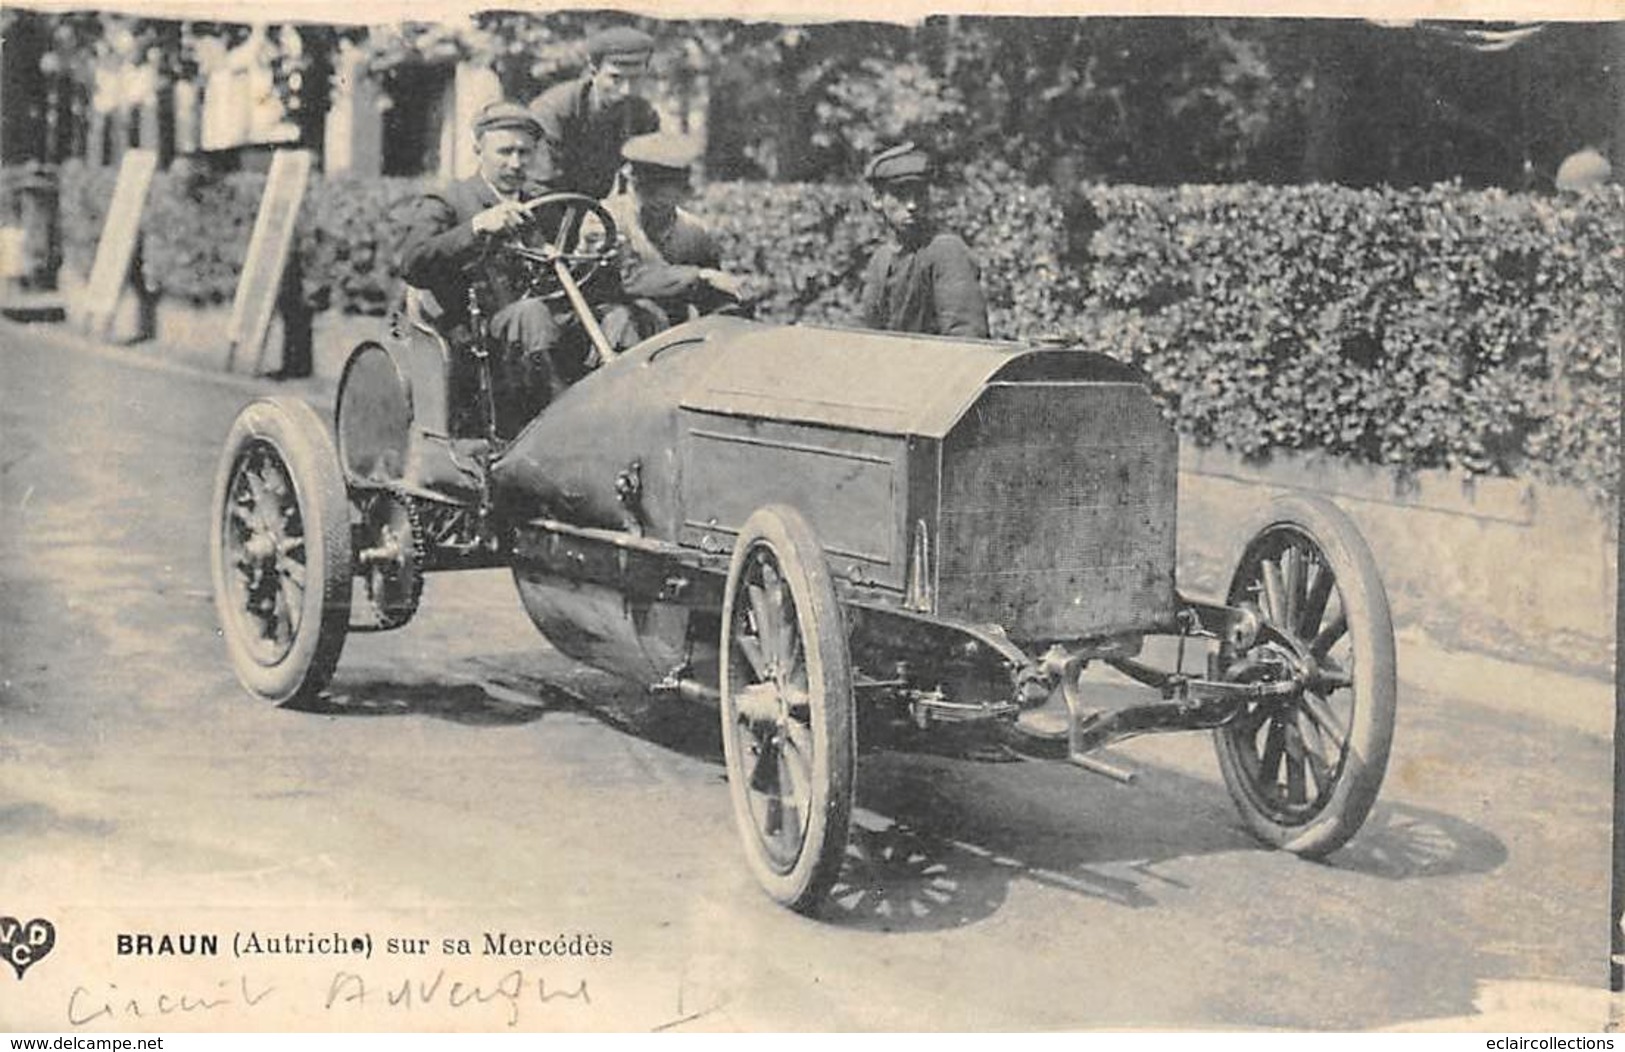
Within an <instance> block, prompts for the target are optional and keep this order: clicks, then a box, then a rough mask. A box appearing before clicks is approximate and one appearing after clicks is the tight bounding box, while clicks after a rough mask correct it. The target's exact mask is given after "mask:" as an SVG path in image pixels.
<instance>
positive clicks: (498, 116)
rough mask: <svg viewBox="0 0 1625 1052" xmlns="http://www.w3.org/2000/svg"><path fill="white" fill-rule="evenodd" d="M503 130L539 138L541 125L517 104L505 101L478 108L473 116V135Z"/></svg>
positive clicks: (533, 116)
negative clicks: (525, 133) (526, 133)
mask: <svg viewBox="0 0 1625 1052" xmlns="http://www.w3.org/2000/svg"><path fill="white" fill-rule="evenodd" d="M504 129H506V130H509V131H522V132H528V133H530V134H531V135H532V136H536V137H540V136H541V134H542V123H541V121H538V120H537V119H536V117H535V115H534V114H532V113H531V112H530V111H529V110H527V109H526V108H525V107H523V106H521V105H519V103H517V102H508V101H506V100H499V101H497V102H491V103H487V104H486V105H484V106H482V107H480V111H479V112H478V113H476V114H475V115H474V134H475V135H484V134H485V133H486V132H488V131H499V130H504Z"/></svg>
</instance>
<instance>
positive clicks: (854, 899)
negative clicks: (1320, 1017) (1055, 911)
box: [824, 754, 1507, 932]
mask: <svg viewBox="0 0 1625 1052" xmlns="http://www.w3.org/2000/svg"><path fill="white" fill-rule="evenodd" d="M1142 774H1143V777H1142V779H1141V782H1140V784H1139V785H1136V786H1132V787H1124V786H1118V785H1113V784H1110V783H1104V782H1101V781H1099V780H1096V779H1091V778H1088V777H1086V776H1083V775H1081V774H1080V773H1079V772H1076V771H1073V770H1071V769H1069V768H1067V767H1065V766H1064V765H1060V764H1046V763H1042V762H1035V763H1029V764H1013V765H1012V764H996V765H989V764H976V763H967V762H964V761H952V760H943V759H940V758H936V757H922V756H908V755H898V754H877V755H875V756H873V757H871V758H869V759H868V760H867V761H866V763H865V764H864V766H863V767H862V768H861V771H860V775H859V778H858V803H859V811H858V813H857V814H856V816H855V820H854V825H853V831H852V838H851V844H850V846H849V847H848V851H847V861H846V865H845V867H844V869H843V871H842V875H841V879H840V881H839V882H838V883H837V884H836V887H835V889H834V891H833V893H832V895H831V896H830V902H829V904H828V906H826V908H825V910H824V919H825V920H827V921H831V922H833V923H836V924H839V925H841V926H847V927H854V928H858V929H861V930H878V931H894V932H923V931H938V930H943V929H947V928H955V927H960V926H962V925H965V924H969V923H972V922H975V921H977V920H981V919H983V918H985V917H988V916H990V915H992V914H993V913H995V912H996V911H997V910H998V909H999V907H1000V906H1001V905H1002V904H1003V902H1004V901H1005V899H1006V897H1007V896H1008V894H1009V888H1010V885H1011V884H1012V883H1014V882H1016V881H1029V882H1035V883H1038V884H1041V885H1043V886H1045V887H1050V888H1056V889H1060V890H1063V891H1070V892H1072V893H1074V894H1077V895H1080V896H1084V897H1087V898H1090V899H1096V900H1099V901H1102V902H1109V903H1112V904H1115V905H1118V906H1123V907H1127V908H1130V909H1140V908H1145V907H1152V906H1156V905H1157V904H1158V902H1159V901H1160V899H1161V898H1162V897H1165V896H1167V895H1170V894H1178V893H1182V892H1184V891H1186V890H1188V884H1187V883H1185V881H1184V880H1183V879H1182V878H1181V876H1179V875H1176V872H1177V867H1172V866H1166V865H1165V864H1166V863H1171V862H1176V861H1178V860H1181V859H1188V858H1192V857H1196V856H1202V855H1215V854H1222V853H1229V852H1239V851H1263V850H1264V849H1263V848H1262V847H1260V846H1259V844H1258V842H1257V841H1256V840H1254V839H1253V837H1252V836H1251V835H1250V834H1248V833H1247V832H1246V831H1245V830H1244V829H1243V827H1242V826H1241V822H1240V819H1239V818H1238V817H1237V815H1236V814H1235V812H1234V809H1233V808H1232V806H1231V803H1230V800H1229V798H1228V796H1226V794H1225V793H1224V790H1223V788H1222V787H1221V786H1219V785H1217V784H1215V783H1213V782H1208V781H1203V780H1201V779H1197V778H1192V777H1189V776H1187V775H1184V774H1181V773H1179V772H1177V771H1173V770H1169V769H1164V768H1142ZM1506 858H1507V850H1506V846H1505V845H1504V844H1503V843H1502V842H1501V841H1500V840H1499V839H1498V838H1496V837H1495V836H1494V835H1493V834H1491V833H1490V832H1488V831H1487V830H1485V829H1483V828H1481V827H1478V826H1475V825H1473V824H1472V823H1470V822H1466V821H1463V820H1461V819H1459V818H1456V817H1453V816H1451V815H1447V814H1443V813H1441V812H1438V811H1432V810H1429V809H1426V808H1419V807H1414V806H1411V805H1408V804H1396V805H1391V806H1380V807H1378V809H1377V810H1376V812H1375V813H1374V814H1373V815H1372V816H1371V818H1370V819H1369V820H1368V821H1367V823H1366V825H1365V827H1364V829H1363V830H1362V831H1361V833H1360V834H1359V835H1358V836H1356V838H1355V839H1354V841H1353V842H1352V843H1350V844H1349V845H1348V846H1346V847H1344V848H1343V849H1341V850H1340V851H1338V852H1337V853H1335V854H1334V855H1333V856H1332V857H1331V858H1330V859H1328V860H1327V861H1326V862H1324V863H1323V864H1322V867H1323V868H1325V869H1327V870H1340V871H1346V872H1350V873H1357V874H1362V875H1365V876H1371V877H1379V878H1382V879H1387V880H1415V879H1419V878H1423V877H1441V876H1453V875H1459V874H1463V873H1484V872H1489V871H1492V870H1494V869H1496V868H1497V867H1499V866H1500V865H1501V864H1502V863H1504V862H1505V860H1506Z"/></svg>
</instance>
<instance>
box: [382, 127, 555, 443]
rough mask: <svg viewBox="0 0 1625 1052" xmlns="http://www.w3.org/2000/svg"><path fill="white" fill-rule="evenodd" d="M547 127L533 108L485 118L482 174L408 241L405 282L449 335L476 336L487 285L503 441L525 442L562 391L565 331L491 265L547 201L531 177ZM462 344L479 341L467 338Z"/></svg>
mask: <svg viewBox="0 0 1625 1052" xmlns="http://www.w3.org/2000/svg"><path fill="white" fill-rule="evenodd" d="M540 137H541V127H540V125H539V124H538V123H537V121H536V118H535V117H534V116H533V115H532V114H531V112H530V111H529V110H527V109H526V108H525V107H523V106H520V105H519V104H517V103H513V102H493V103H491V104H490V105H488V106H486V107H485V108H483V109H482V110H480V111H479V113H478V114H476V115H475V118H474V152H475V154H476V155H477V156H478V157H479V171H478V172H477V173H475V174H474V175H471V176H469V177H468V178H467V179H462V180H459V181H457V182H454V183H452V184H451V185H449V186H447V187H445V188H444V189H442V190H438V191H434V192H431V193H427V194H424V195H423V197H421V198H420V199H419V200H418V201H417V202H416V203H415V205H414V206H413V210H412V213H411V215H410V218H409V220H408V224H407V229H406V232H405V235H404V237H403V238H402V241H401V258H400V263H401V275H402V277H404V278H405V279H406V282H407V284H409V285H412V286H414V287H416V288H418V289H421V290H425V291H427V292H428V293H429V294H430V295H429V297H428V300H429V301H430V302H428V303H427V304H426V306H427V307H428V309H429V310H430V311H431V312H437V316H436V317H435V318H434V319H433V320H434V322H435V324H436V325H438V326H439V327H440V330H441V331H442V332H445V333H448V334H451V333H455V332H456V330H457V329H458V328H459V327H463V328H464V329H465V330H466V326H467V323H468V321H469V316H468V292H469V287H470V284H471V283H472V282H473V281H475V280H480V281H483V282H484V287H485V290H486V291H485V293H484V297H485V298H484V300H483V301H482V304H481V306H482V309H483V310H484V311H486V312H488V313H487V315H486V316H487V318H488V319H489V324H490V332H491V335H492V336H493V337H494V338H495V340H496V342H497V343H498V344H499V345H500V347H501V350H502V353H501V354H499V355H497V356H495V357H494V358H493V360H492V376H493V387H494V394H495V403H496V418H497V432H498V434H500V435H503V436H512V435H514V434H516V433H517V432H518V430H519V428H521V427H522V426H524V424H525V423H526V421H528V420H529V419H530V418H531V417H532V416H534V415H535V414H536V412H537V411H538V410H540V409H541V408H542V407H543V406H545V405H546V404H547V403H548V401H550V400H551V398H552V397H553V396H554V395H555V394H557V393H558V392H559V391H560V390H561V389H562V388H561V385H560V383H559V380H558V376H557V373H556V371H555V368H554V364H553V359H552V352H553V350H554V348H555V347H556V346H557V345H558V343H559V340H560V336H561V333H562V329H561V327H560V325H559V323H558V322H557V321H556V320H555V319H554V317H553V314H552V311H551V310H550V308H549V307H548V305H547V304H546V303H545V302H543V301H542V300H540V299H537V298H534V297H526V296H525V295H524V292H525V290H526V282H525V280H524V278H523V276H522V274H520V273H519V272H517V271H510V270H509V269H508V268H506V267H504V266H503V265H502V263H503V261H502V260H501V258H500V256H497V255H492V256H490V257H487V256H486V249H487V248H489V247H490V246H491V244H492V242H493V241H494V240H496V239H497V238H501V237H507V236H510V235H513V234H516V233H519V232H521V231H523V230H524V229H525V228H526V226H527V224H529V223H530V221H531V216H530V213H529V212H528V211H527V210H526V208H525V207H524V204H525V202H526V201H529V200H531V199H533V198H535V197H539V196H541V195H542V194H544V193H546V192H547V189H548V188H547V187H545V186H543V185H541V184H540V183H538V182H537V181H536V180H535V179H534V178H532V176H531V174H530V169H531V162H532V160H533V159H534V157H535V154H536V144H537V141H538V139H539V138H540ZM456 338H459V339H463V340H467V339H471V338H472V337H471V334H470V333H469V332H467V331H464V332H462V333H460V334H458V335H457V337H456Z"/></svg>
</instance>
